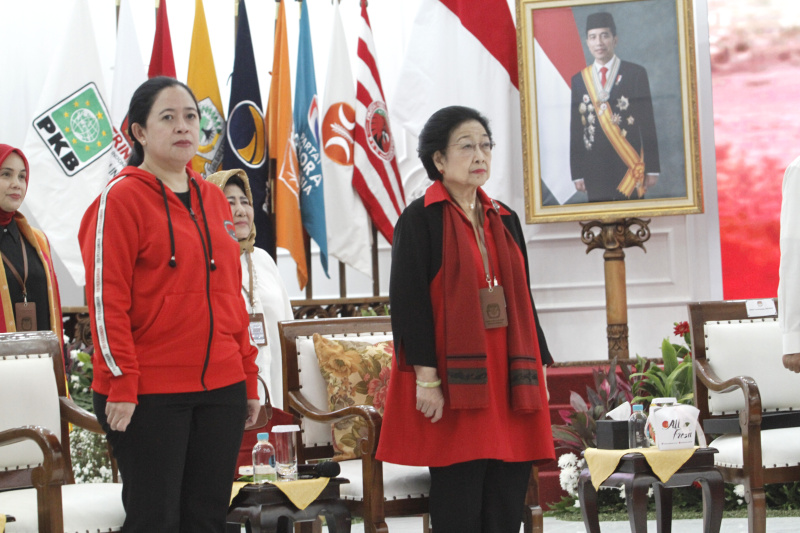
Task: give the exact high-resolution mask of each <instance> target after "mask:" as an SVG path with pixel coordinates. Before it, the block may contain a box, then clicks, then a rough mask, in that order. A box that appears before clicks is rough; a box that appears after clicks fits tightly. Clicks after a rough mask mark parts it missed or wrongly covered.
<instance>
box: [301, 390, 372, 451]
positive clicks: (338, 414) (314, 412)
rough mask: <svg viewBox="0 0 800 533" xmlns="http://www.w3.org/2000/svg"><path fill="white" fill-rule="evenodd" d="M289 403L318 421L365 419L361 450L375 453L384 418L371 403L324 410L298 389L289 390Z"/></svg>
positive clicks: (332, 421)
mask: <svg viewBox="0 0 800 533" xmlns="http://www.w3.org/2000/svg"><path fill="white" fill-rule="evenodd" d="M289 405H290V406H291V407H292V408H293V409H295V410H296V411H297V412H298V413H300V414H301V415H303V416H305V417H307V418H309V419H311V420H314V421H316V422H330V423H334V422H338V421H340V420H344V419H346V418H350V417H354V416H355V417H359V418H362V419H364V422H365V423H366V427H367V436H366V438H364V439H359V441H360V446H359V448H360V452H361V453H362V454H367V455H375V451H376V449H377V448H378V437H379V436H380V431H381V423H382V422H383V418H382V417H381V415H380V413H378V411H377V410H376V409H375V408H374V407H372V406H371V405H351V406H349V407H343V408H342V409H337V410H336V411H323V410H322V409H319V408H318V407H316V406H315V405H314V404H312V403H311V402H310V401H309V400H308V399H307V398H306V397H305V396H304V395H303V394H302V393H301V392H297V391H290V392H289Z"/></svg>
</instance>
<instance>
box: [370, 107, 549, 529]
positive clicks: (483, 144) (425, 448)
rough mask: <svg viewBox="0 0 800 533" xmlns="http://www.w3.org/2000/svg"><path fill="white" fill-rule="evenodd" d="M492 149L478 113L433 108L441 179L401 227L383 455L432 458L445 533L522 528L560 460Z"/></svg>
mask: <svg viewBox="0 0 800 533" xmlns="http://www.w3.org/2000/svg"><path fill="white" fill-rule="evenodd" d="M493 146H494V142H493V141H492V132H491V130H490V129H489V123H488V121H487V120H486V118H485V117H484V116H483V115H481V114H480V113H478V112H477V111H475V110H474V109H470V108H467V107H461V106H452V107H446V108H444V109H440V110H439V111H437V112H436V113H434V114H433V115H432V116H431V118H430V119H428V122H427V123H426V124H425V127H424V128H423V129H422V132H421V133H420V136H419V147H418V149H417V152H418V153H419V157H420V159H421V160H422V164H423V166H424V167H425V169H426V170H427V172H428V177H429V178H430V179H431V180H432V181H433V184H432V185H431V186H430V187H428V190H427V191H426V192H425V196H424V197H423V198H419V199H417V200H415V201H414V202H412V203H411V204H409V205H408V207H406V209H405V211H403V214H402V215H401V216H400V218H399V220H398V221H397V224H396V226H395V228H394V240H393V242H392V272H391V279H390V282H389V297H390V299H391V307H392V334H393V336H394V343H395V344H394V345H395V357H394V358H393V365H392V377H391V380H390V381H389V392H388V398H387V400H386V407H385V410H384V419H383V425H382V427H381V437H380V442H379V443H378V453H377V457H378V459H380V460H382V461H388V462H390V463H397V464H405V465H417V466H428V467H430V473H431V492H430V515H431V520H432V522H433V529H434V531H436V532H437V533H451V532H452V533H517V532H518V531H519V528H520V523H521V521H522V512H523V504H524V501H525V492H526V490H527V486H528V479H529V478H530V474H531V466H532V465H533V464H534V463H542V462H547V461H550V460H552V459H553V458H554V455H555V452H554V449H553V435H552V432H551V430H550V414H549V410H548V405H547V383H546V375H545V367H544V365H548V364H550V363H552V358H551V356H550V352H549V351H548V349H547V343H546V342H545V337H544V333H543V332H542V329H541V327H540V326H539V321H538V319H537V318H536V309H535V308H534V306H533V299H532V298H531V293H530V280H529V276H528V260H527V254H526V252H525V240H524V238H523V235H522V228H521V226H520V222H519V218H518V217H517V215H516V213H514V212H513V211H511V209H509V208H508V207H507V206H505V205H503V204H501V203H500V202H497V201H496V200H493V199H491V198H489V196H487V195H486V193H485V192H484V191H483V189H482V188H481V187H482V186H483V185H484V184H485V183H486V181H487V180H488V179H489V174H490V171H491V163H492V148H493Z"/></svg>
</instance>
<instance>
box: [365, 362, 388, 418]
mask: <svg viewBox="0 0 800 533" xmlns="http://www.w3.org/2000/svg"><path fill="white" fill-rule="evenodd" d="M391 373H392V369H391V368H389V367H388V366H385V367H383V368H382V369H381V373H380V374H378V377H377V378H375V379H372V380H370V382H369V385H368V390H367V394H369V395H370V396H372V405H373V406H374V407H375V409H377V410H378V411H380V412H383V404H384V402H385V401H386V393H387V392H388V389H389V377H390V376H391ZM365 381H366V380H365Z"/></svg>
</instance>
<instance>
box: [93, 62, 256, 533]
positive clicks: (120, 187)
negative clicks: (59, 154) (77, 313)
mask: <svg viewBox="0 0 800 533" xmlns="http://www.w3.org/2000/svg"><path fill="white" fill-rule="evenodd" d="M128 121H129V124H130V126H129V128H128V134H129V136H130V138H131V139H132V140H133V143H134V147H133V148H134V155H133V156H132V157H131V160H130V161H129V162H128V166H127V167H125V168H124V169H123V170H122V172H120V174H119V175H118V176H117V177H116V178H114V179H113V180H112V181H111V182H110V183H109V184H108V186H107V187H106V188H105V190H104V191H103V192H102V194H101V195H100V196H99V197H98V198H97V199H96V200H95V201H94V203H93V204H92V205H91V206H90V207H89V209H88V210H87V212H86V214H85V215H84V217H83V221H82V222H81V228H80V232H79V239H80V243H81V250H82V255H83V261H84V265H85V267H86V299H87V301H88V302H89V312H90V314H91V319H92V335H93V336H94V344H95V348H96V349H95V353H94V358H93V363H94V381H93V383H92V390H93V391H94V407H95V413H96V414H97V416H98V419H99V420H100V422H101V424H103V427H104V429H105V431H106V434H107V437H108V440H109V442H110V443H111V445H112V448H113V451H114V456H115V457H116V458H117V461H118V463H119V467H120V471H121V473H122V480H123V492H122V494H123V503H124V505H125V510H126V514H127V516H126V519H125V525H124V531H126V533H132V532H147V533H153V532H158V531H163V532H165V533H166V532H169V533H174V532H178V531H186V532H189V531H191V532H212V531H214V532H223V531H224V528H225V516H226V511H227V507H228V502H229V498H230V486H231V485H230V482H231V472H233V470H234V465H235V463H236V454H237V451H238V448H239V443H240V442H241V439H242V431H243V429H244V426H245V421H247V423H248V424H252V423H253V422H255V419H256V416H257V414H258V409H259V402H258V392H257V387H256V374H257V372H258V369H257V367H256V364H255V358H256V355H257V349H256V347H255V346H253V345H252V344H251V343H250V336H249V333H248V317H247V311H246V310H245V306H244V302H243V301H242V297H241V294H240V283H241V279H242V271H241V266H240V262H239V244H238V242H237V240H236V236H235V234H234V225H233V222H232V220H231V210H230V207H229V206H228V201H227V199H226V198H225V196H224V195H223V194H222V191H221V190H220V189H219V188H218V187H216V186H214V185H212V184H209V183H206V182H205V181H204V180H203V179H202V178H201V177H200V176H199V175H198V174H197V173H195V172H194V171H192V170H191V169H190V168H187V164H188V163H189V161H190V160H191V159H192V156H193V155H194V154H195V152H196V150H197V146H198V138H199V122H200V113H199V110H198V106H197V101H196V100H195V98H194V95H193V94H192V92H191V91H190V90H189V88H188V87H186V86H185V85H184V84H182V83H180V82H178V81H177V80H175V79H173V78H165V77H158V78H153V79H150V80H148V81H146V82H145V83H144V84H142V85H141V86H140V87H139V88H138V89H137V90H136V92H135V93H134V95H133V98H132V99H131V104H130V108H129V111H128Z"/></svg>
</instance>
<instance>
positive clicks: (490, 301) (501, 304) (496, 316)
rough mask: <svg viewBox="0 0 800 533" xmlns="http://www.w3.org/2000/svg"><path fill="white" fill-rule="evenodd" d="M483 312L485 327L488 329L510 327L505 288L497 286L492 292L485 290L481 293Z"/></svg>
mask: <svg viewBox="0 0 800 533" xmlns="http://www.w3.org/2000/svg"><path fill="white" fill-rule="evenodd" d="M480 297H481V311H482V312H483V326H484V327H485V328H486V329H492V328H504V327H506V326H508V315H507V314H506V295H505V293H504V292H503V287H502V286H501V285H497V286H495V287H492V289H491V290H489V289H488V288H483V289H481V291H480Z"/></svg>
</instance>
